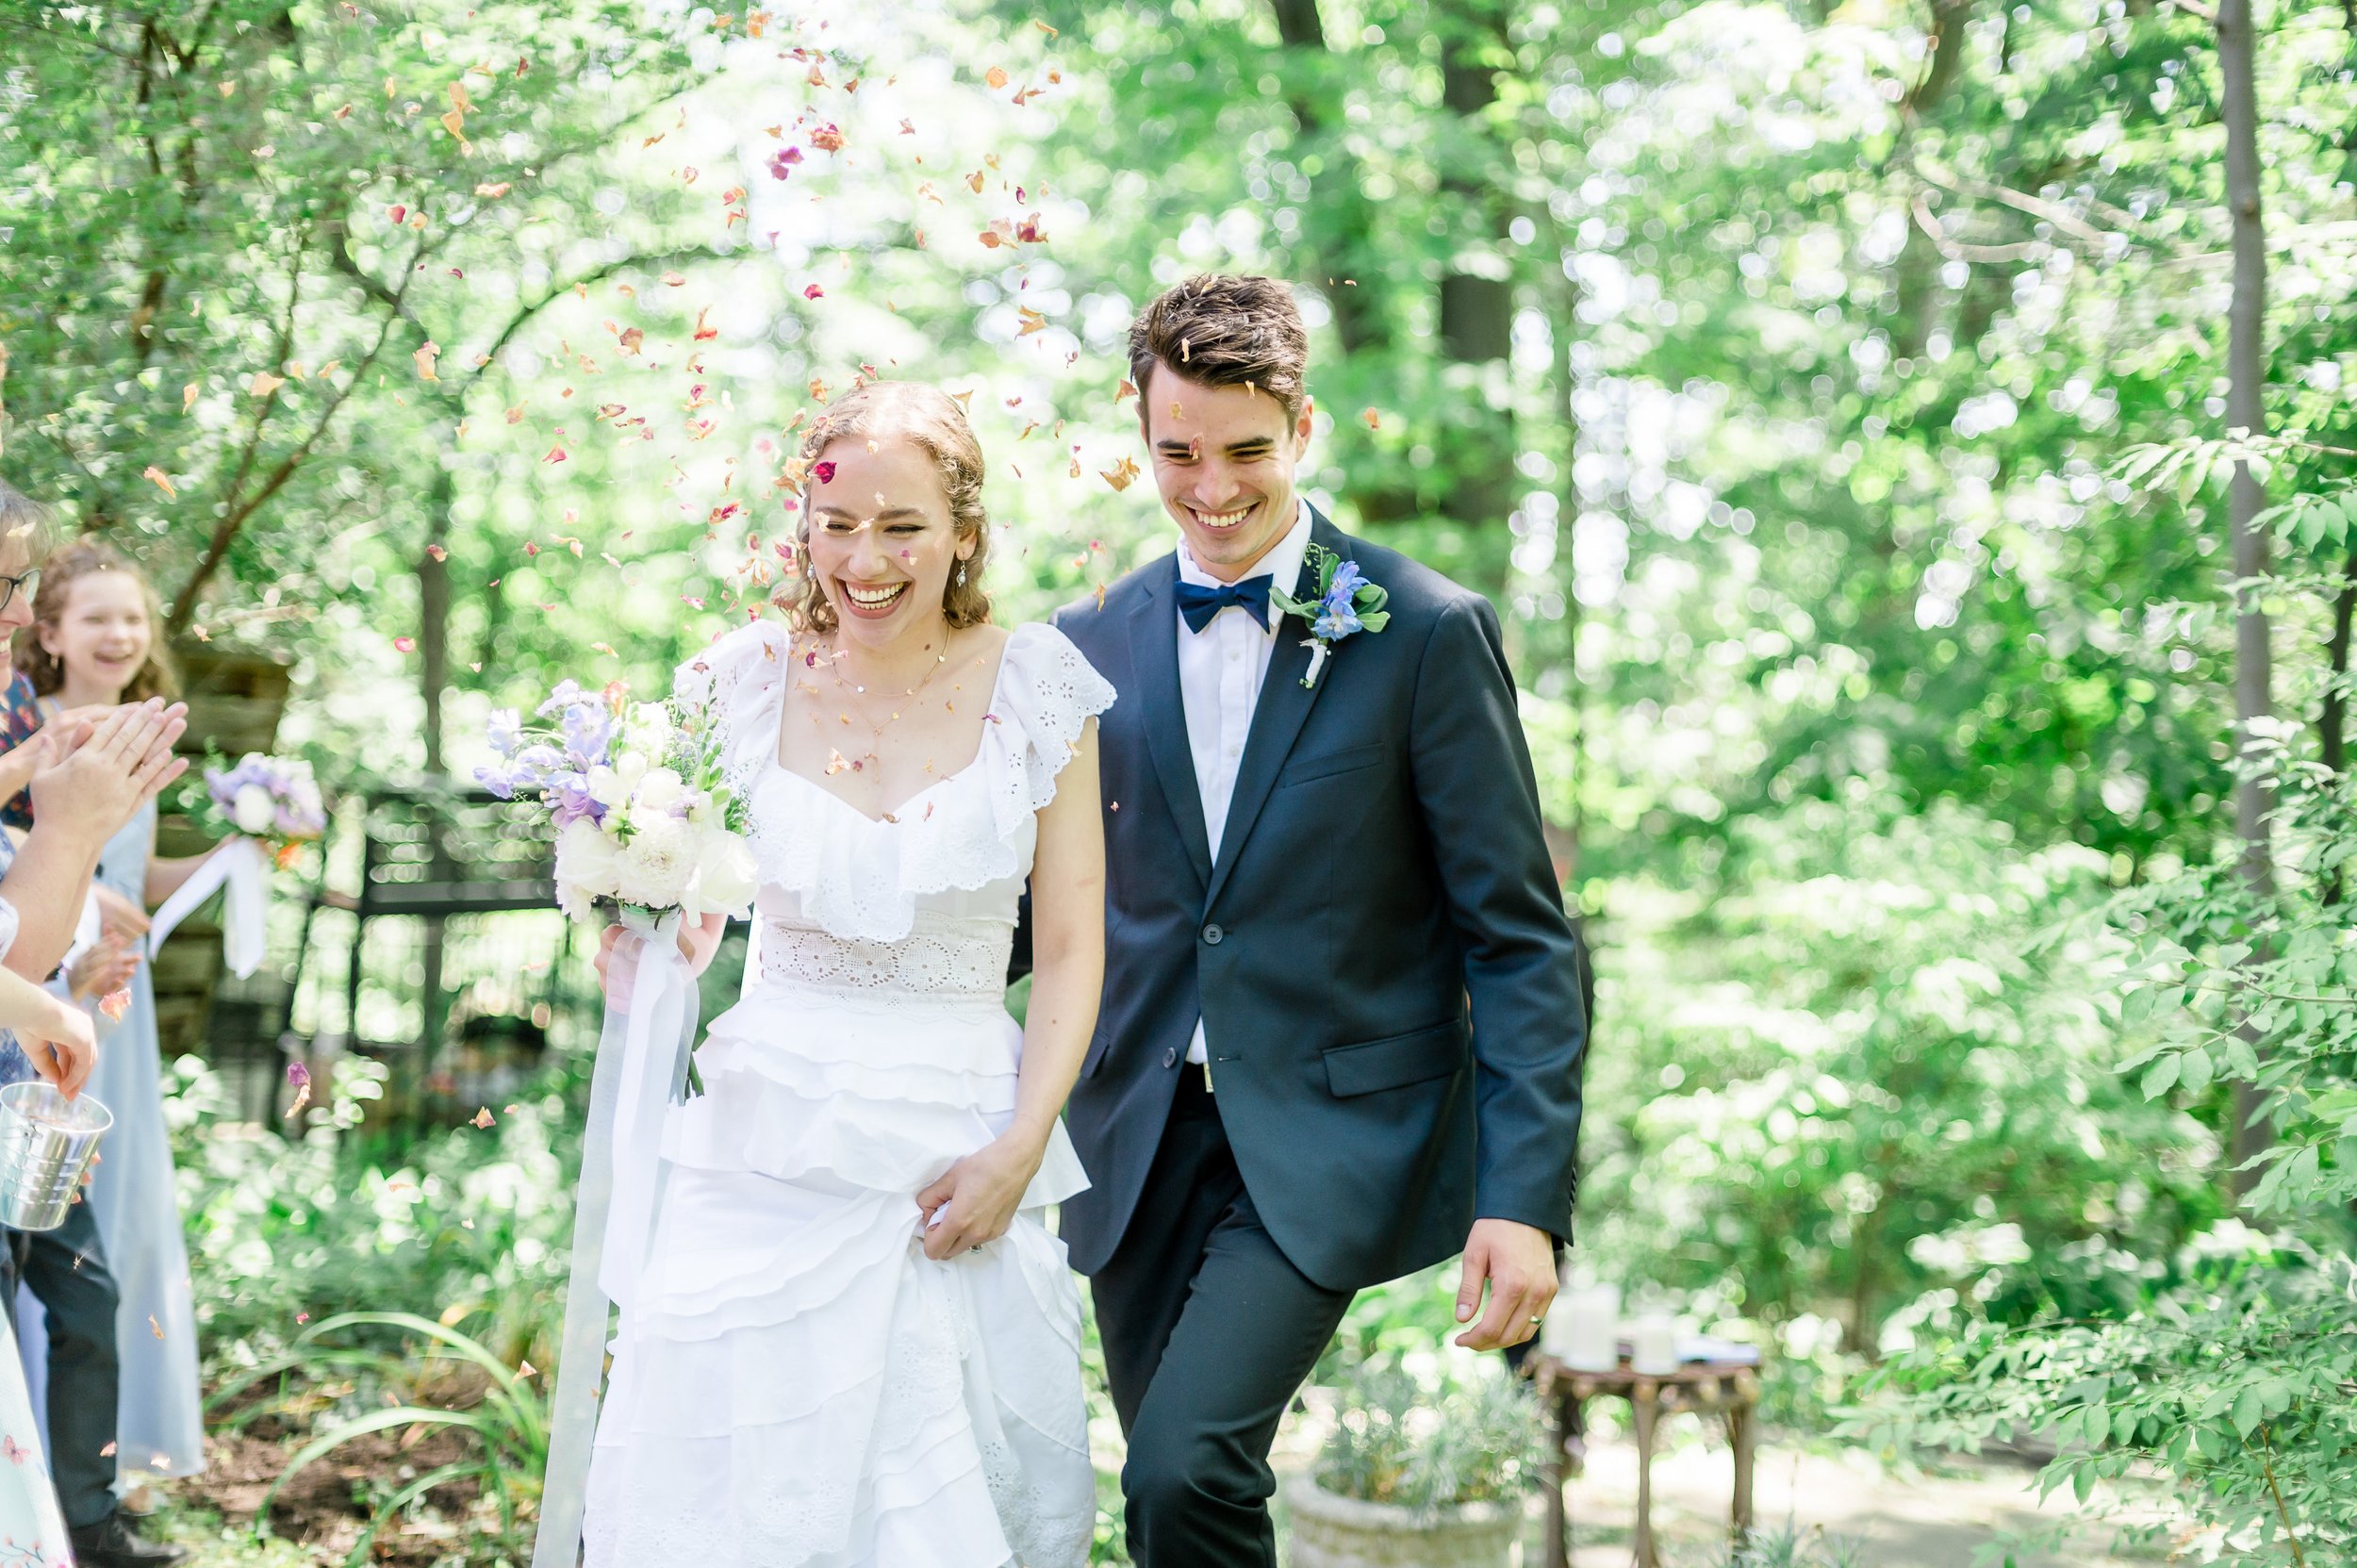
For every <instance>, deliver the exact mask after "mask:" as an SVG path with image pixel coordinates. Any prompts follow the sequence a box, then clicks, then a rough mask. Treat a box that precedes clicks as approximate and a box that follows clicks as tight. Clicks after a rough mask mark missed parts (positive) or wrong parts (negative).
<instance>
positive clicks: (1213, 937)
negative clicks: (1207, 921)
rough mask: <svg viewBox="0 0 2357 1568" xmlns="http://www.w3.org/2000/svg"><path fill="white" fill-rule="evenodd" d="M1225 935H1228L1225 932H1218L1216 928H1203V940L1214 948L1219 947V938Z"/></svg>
mask: <svg viewBox="0 0 2357 1568" xmlns="http://www.w3.org/2000/svg"><path fill="white" fill-rule="evenodd" d="M1227 934H1228V933H1226V932H1224V931H1222V930H1220V929H1219V928H1218V927H1217V926H1205V927H1204V928H1203V940H1204V941H1206V942H1209V943H1210V944H1211V946H1212V947H1214V948H1216V947H1218V946H1219V940H1220V938H1221V937H1223V936H1226V935H1227Z"/></svg>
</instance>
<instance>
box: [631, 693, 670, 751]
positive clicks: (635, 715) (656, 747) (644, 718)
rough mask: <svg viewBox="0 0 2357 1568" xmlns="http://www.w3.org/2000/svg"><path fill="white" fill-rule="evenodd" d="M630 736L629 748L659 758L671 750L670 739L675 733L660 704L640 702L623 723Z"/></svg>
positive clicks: (668, 716)
mask: <svg viewBox="0 0 2357 1568" xmlns="http://www.w3.org/2000/svg"><path fill="white" fill-rule="evenodd" d="M623 729H624V731H625V732H626V733H627V734H628V735H629V736H630V748H631V750H632V751H643V752H645V753H646V754H647V755H648V756H651V757H659V756H661V755H662V754H663V753H664V752H666V751H669V750H670V749H671V737H672V735H673V734H676V733H677V732H676V731H674V730H673V728H672V726H671V716H670V715H669V714H668V713H666V712H664V711H663V704H662V703H660V702H641V703H639V704H638V705H637V706H636V707H635V708H633V709H631V711H630V718H628V719H626V720H624V722H623Z"/></svg>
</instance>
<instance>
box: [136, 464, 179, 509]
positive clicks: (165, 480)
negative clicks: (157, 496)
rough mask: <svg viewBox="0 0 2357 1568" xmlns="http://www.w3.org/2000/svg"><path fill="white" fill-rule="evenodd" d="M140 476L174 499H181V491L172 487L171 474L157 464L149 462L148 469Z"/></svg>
mask: <svg viewBox="0 0 2357 1568" xmlns="http://www.w3.org/2000/svg"><path fill="white" fill-rule="evenodd" d="M140 478H141V479H144V480H146V481H147V482H148V483H149V484H151V485H153V486H155V487H157V489H159V490H161V491H163V492H164V494H166V495H168V496H170V497H172V499H173V500H174V501H177V500H179V499H180V492H179V491H178V490H175V489H173V487H172V477H171V475H169V474H167V473H165V472H164V470H161V469H159V468H157V466H156V465H155V464H153V463H150V464H148V465H147V469H146V471H145V472H143V473H141V474H140Z"/></svg>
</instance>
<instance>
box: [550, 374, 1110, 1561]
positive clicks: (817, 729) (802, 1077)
mask: <svg viewBox="0 0 2357 1568" xmlns="http://www.w3.org/2000/svg"><path fill="white" fill-rule="evenodd" d="M801 455H802V458H803V460H804V462H805V463H806V464H808V470H809V471H808V480H807V484H806V487H805V489H804V491H803V494H802V504H803V507H804V510H803V512H802V518H803V522H802V555H803V559H802V567H803V569H802V572H801V575H800V577H799V585H798V586H795V587H793V588H791V589H789V593H788V599H787V603H786V608H787V620H788V626H787V628H780V627H778V626H776V625H773V624H770V623H766V622H759V623H755V624H753V625H751V626H747V627H744V628H741V629H739V630H738V631H736V632H734V633H732V634H730V635H727V636H725V637H723V638H721V639H720V640H719V641H718V642H717V643H715V644H714V645H713V647H712V648H711V649H710V650H709V651H708V652H705V653H704V654H703V655H701V657H699V658H697V659H695V660H693V661H691V662H690V663H688V664H687V665H686V666H685V667H684V668H682V670H681V672H680V686H681V689H682V691H683V692H684V693H685V694H687V695H689V696H692V697H701V696H705V695H707V694H708V695H709V697H710V698H711V699H712V700H713V701H715V702H716V703H717V705H718V707H719V708H720V710H721V711H722V713H723V714H724V716H725V720H724V721H725V724H726V726H727V728H726V732H725V733H726V734H727V737H728V746H729V758H730V770H731V775H732V779H733V783H734V784H735V785H736V787H737V788H738V789H739V790H740V791H742V792H743V794H744V798H745V799H746V800H747V801H748V802H749V803H750V807H751V814H752V829H751V835H750V836H751V841H752V846H753V850H754V853H755V857H756V859H757V860H758V862H759V864H760V867H761V879H762V888H761V894H760V898H759V900H758V901H757V905H756V908H755V911H754V940H753V945H752V952H751V954H750V956H749V958H748V961H747V967H746V976H745V990H744V997H743V999H742V1000H741V1001H740V1002H739V1003H738V1004H737V1005H736V1006H735V1007H733V1008H732V1009H730V1010H729V1011H728V1012H727V1013H725V1014H723V1015H721V1016H720V1017H718V1018H717V1019H716V1020H714V1022H713V1024H712V1027H711V1030H710V1032H709V1033H708V1034H707V1036H706V1038H705V1040H704V1042H703V1044H702V1046H701V1048H700V1049H699V1050H698V1051H697V1053H696V1062H697V1065H698V1068H699V1071H700V1073H701V1080H702V1082H703V1085H704V1093H703V1094H702V1095H701V1097H699V1098H693V1099H690V1100H689V1101H688V1102H687V1103H686V1104H685V1105H684V1106H680V1107H677V1108H675V1109H673V1110H672V1111H671V1112H670V1113H669V1119H668V1122H667V1124H666V1126H665V1131H664V1152H665V1154H666V1156H667V1157H668V1160H669V1161H670V1162H671V1164H672V1170H671V1175H670V1178H669V1186H668V1190H667V1192H666V1195H665V1197H664V1199H663V1211H662V1215H661V1218H660V1221H659V1234H658V1237H657V1240H656V1242H655V1246H654V1252H653V1256H652V1258H651V1261H650V1262H649V1264H648V1266H647V1271H646V1274H645V1275H644V1277H643V1279H644V1283H643V1286H642V1289H641V1291H640V1293H639V1297H638V1300H637V1302H636V1304H635V1310H634V1311H632V1312H627V1313H625V1315H624V1318H623V1321H622V1325H621V1330H620V1335H619V1338H618V1341H617V1345H616V1356H615V1362H614V1371H613V1378H612V1381H611V1384H610V1386H609V1390H608V1393H607V1395H606V1398H605V1403H604V1409H603V1413H602V1417H601V1419H600V1424H599V1428H598V1437H597V1447H596V1452H595V1458H594V1460H593V1462H592V1468H591V1472H590V1482H589V1498H590V1502H589V1509H588V1516H587V1521H586V1529H585V1538H586V1544H587V1557H586V1561H587V1564H588V1568H643V1565H645V1564H651V1563H693V1564H695V1565H696V1568H733V1565H739V1564H741V1565H744V1568H788V1565H790V1564H801V1563H808V1564H824V1565H826V1568H849V1565H851V1564H883V1565H899V1564H912V1563H924V1564H928V1565H931V1568H959V1565H968V1564H970V1565H972V1568H1008V1565H1011V1564H1020V1565H1022V1568H1065V1565H1078V1564H1080V1563H1082V1562H1084V1561H1085V1560H1086V1558H1087V1554H1088V1544H1089V1540H1090V1537H1091V1535H1092V1533H1093V1529H1094V1525H1095V1521H1096V1494H1095V1478H1094V1476H1093V1473H1092V1472H1091V1469H1090V1466H1089V1461H1088V1447H1087V1430H1086V1415H1085V1411H1084V1408H1083V1404H1082V1399H1081V1393H1080V1296H1079V1292H1078V1290H1077V1288H1076V1287H1075V1285H1074V1283H1073V1280H1072V1277H1071V1275H1070V1274H1069V1273H1068V1272H1067V1271H1066V1269H1065V1266H1064V1253H1063V1244H1062V1243H1060V1242H1059V1241H1057V1240H1056V1239H1055V1238H1054V1237H1053V1236H1052V1235H1051V1234H1049V1232H1048V1230H1047V1227H1046V1225H1045V1224H1044V1223H1043V1218H1044V1211H1045V1209H1046V1206H1047V1205H1048V1204H1050V1203H1054V1202H1057V1201H1058V1200H1060V1199H1062V1198H1064V1197H1069V1196H1070V1195H1072V1194H1073V1193H1075V1192H1078V1191H1080V1189H1081V1188H1083V1187H1085V1186H1086V1185H1087V1179H1086V1178H1085V1177H1084V1176H1083V1175H1082V1173H1081V1171H1080V1163H1079V1161H1078V1159H1077V1157H1076V1156H1075V1155H1074V1153H1073V1151H1072V1147H1071V1145H1070V1144H1069V1143H1068V1142H1066V1140H1065V1137H1064V1131H1063V1124H1062V1123H1061V1122H1060V1121H1059V1120H1058V1119H1057V1116H1058V1112H1059V1111H1060V1110H1061V1109H1062V1107H1063V1100H1064V1097H1065V1094H1066V1092H1067V1091H1068V1090H1069V1089H1070V1088H1071V1086H1072V1081H1073V1079H1074V1077H1075V1075H1076V1074H1077V1072H1078V1071H1079V1068H1080V1060H1081V1054H1082V1052H1083V1050H1084V1049H1085V1048H1086V1046H1087V1042H1088V1039H1089V1034H1090V1032H1091V1030H1092V1029H1093V1028H1094V1026H1095V1022H1096V1004H1097V994H1098V990H1099V987H1100V985H1101V984H1102V980H1103V972H1104V930H1103V922H1104V879H1105V870H1104V864H1105V855H1104V837H1103V829H1102V825H1101V823H1100V820H1099V817H1098V809H1099V807H1098V800H1097V774H1096V752H1095V748H1094V742H1095V737H1096V720H1095V715H1096V714H1098V713H1100V712H1102V711H1103V710H1104V709H1105V708H1107V707H1109V706H1110V705H1111V704H1112V702H1113V688H1112V687H1111V686H1109V685H1106V683H1105V682H1104V681H1103V680H1102V679H1101V678H1100V677H1099V676H1098V675H1097V674H1096V671H1095V670H1094V669H1093V668H1090V667H1089V665H1088V663H1087V661H1086V660H1084V659H1083V658H1082V657H1081V656H1080V652H1079V651H1078V650H1076V649H1075V648H1074V647H1073V646H1072V644H1071V643H1070V642H1068V641H1066V640H1065V639H1064V636H1063V634H1062V633H1060V632H1058V631H1056V630H1055V629H1054V628H1052V627H1049V626H1045V625H1031V626H1023V627H1019V628H1017V629H1015V630H1014V632H1012V633H1010V632H1007V631H1004V630H1001V629H1000V628H998V627H997V626H994V625H992V624H991V623H990V615H989V611H990V606H989V601H988V599H987V598H986V597H985V596H984V595H983V593H982V590H981V569H982V560H983V555H984V553H985V552H986V549H987V545H988V536H987V534H986V532H985V530H984V525H983V518H982V506H981V486H982V455H981V448H980V446H979V445H978V444H977V443H976V441H975V439H974V435H973V432H972V431H971V430H970V429H969V428H968V427H967V425H966V422H965V420H964V416H963V415H962V414H961V413H960V412H959V410H958V407H957V404H955V403H953V402H952V401H951V400H950V399H949V398H948V396H947V395H946V394H944V393H943V392H941V391H939V390H937V389H935V388H929V387H922V386H918V385H915V384H913V383H906V382H882V383H876V384H873V385H870V386H867V387H865V388H861V389H859V390H857V391H855V392H853V393H851V394H850V395H849V396H848V397H846V398H844V399H842V400H841V401H840V402H838V403H837V404H835V405H834V407H833V408H832V410H831V411H830V412H829V413H828V415H827V417H826V418H825V419H823V420H822V421H819V423H818V424H817V426H816V428H815V429H813V431H812V432H811V433H810V435H809V437H807V438H806V439H805V440H804V442H803V444H802V449H801ZM1027 876H1028V877H1029V878H1030V883H1031V887H1032V890H1033V909H1032V921H1033V926H1032V929H1033V932H1034V949H1035V951H1034V959H1033V969H1032V974H1033V980H1032V990H1031V996H1030V1008H1029V1016H1028V1020H1027V1022H1026V1023H1025V1024H1024V1025H1023V1026H1022V1027H1021V1028H1018V1027H1017V1026H1016V1024H1015V1022H1014V1019H1013V1018H1011V1017H1009V1016H1008V1015H1007V1012H1006V1009H1005V1006H1004V1000H1003V988H1004V983H1005V976H1006V971H1007V959H1008V951H1009V947H1010V945H1011V943H1012V941H1013V935H1014V921H1015V900H1016V898H1017V896H1018V895H1019V894H1020V893H1021V891H1022V889H1023V886H1024V882H1025V879H1026V877H1027ZM720 929H721V922H720V920H719V919H718V917H717V916H715V917H714V918H712V919H711V920H708V921H707V922H705V924H704V925H703V927H702V928H701V930H697V931H693V932H691V933H688V934H686V935H684V936H683V938H682V945H683V947H684V948H686V949H689V957H690V959H691V960H692V961H693V962H694V963H695V964H696V965H697V966H698V967H699V968H701V966H704V965H705V964H708V963H709V962H710V959H711V955H712V952H713V949H715V948H716V947H717V945H718V941H719V936H720ZM617 932H618V928H617V929H616V931H609V932H608V933H607V940H606V947H607V950H608V951H610V950H611V948H612V944H613V941H614V938H615V936H616V934H617ZM600 967H601V970H603V969H604V968H605V954H604V953H602V954H601V956H600ZM616 972H617V973H619V971H618V970H617V971H616ZM609 983H611V981H609Z"/></svg>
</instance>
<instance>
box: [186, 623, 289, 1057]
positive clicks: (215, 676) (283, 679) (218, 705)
mask: <svg viewBox="0 0 2357 1568" xmlns="http://www.w3.org/2000/svg"><path fill="white" fill-rule="evenodd" d="M173 659H174V660H175V661H176V662H177V663H178V664H179V666H180V674H181V680H182V683H183V685H184V687H185V691H184V698H185V700H186V701H187V702H188V704H189V728H188V733H187V734H184V735H182V736H181V737H180V748H179V749H180V752H181V754H182V755H183V756H186V757H187V758H188V759H189V765H190V768H191V769H193V770H199V771H201V770H202V769H203V767H204V766H205V758H206V753H207V752H208V751H209V752H213V753H217V754H220V755H223V756H226V757H227V758H229V759H230V760H231V761H232V762H235V761H236V760H237V759H238V758H239V757H241V756H243V755H245V753H247V752H248V751H261V752H264V753H268V752H269V751H271V750H272V748H274V747H275V746H276V745H277V743H278V721H279V718H281V717H282V716H283V715H284V714H285V712H286V709H287V696H288V692H289V691H291V690H292V689H293V685H294V680H293V676H292V674H291V673H290V672H289V671H288V668H287V666H286V665H284V664H282V663H280V662H279V661H277V660H275V659H271V658H265V657H262V656H261V655H259V654H254V653H231V652H220V651H216V650H214V649H212V648H209V647H206V645H204V644H202V643H195V644H188V645H183V646H181V647H177V648H174V649H173ZM173 787H174V788H175V789H176V788H178V787H179V786H177V785H174V786H173ZM167 799H169V797H167ZM211 847H212V840H211V838H209V837H208V836H207V835H206V834H205V833H204V832H203V831H202V830H201V829H199V828H198V827H197V826H196V825H195V824H194V823H193V822H191V821H190V820H189V819H188V818H187V817H179V816H176V815H173V814H169V813H167V814H166V815H165V816H164V817H163V818H162V819H161V820H160V821H159V822H158V823H157V830H156V852H157V853H158V854H161V855H191V854H202V853H204V852H205V851H206V850H208V849H210V848H211ZM151 979H152V981H153V982H154V985H155V988H156V1033H157V1040H158V1042H159V1044H160V1045H161V1046H162V1048H163V1053H164V1055H165V1056H166V1057H167V1058H170V1057H174V1056H179V1055H183V1054H185V1053H187V1052H189V1051H191V1050H194V1049H196V1048H197V1047H198V1046H199V1044H201V1043H202V1044H207V1045H209V1046H211V1047H213V1049H212V1050H210V1051H208V1052H207V1055H208V1057H211V1056H213V1055H216V1054H225V1055H229V1056H233V1057H234V1056H236V1055H238V1054H239V1053H241V1052H250V1051H260V1050H263V1049H265V1048H268V1047H269V1046H270V1044H271V1042H270V1041H269V1040H267V1039H265V1038H264V1037H263V1036H262V1035H261V1030H262V1028H263V1026H264V1023H265V1019H266V1015H267V1014H268V1013H269V1012H270V1011H272V1010H271V1009H269V1008H267V1007H263V1006H258V1005H241V1004H245V1003H249V1002H251V1000H252V999H248V998H238V999H230V1005H228V1006H226V1007H221V1005H220V1004H221V1003H222V1001H223V998H222V997H221V996H220V991H221V980H222V956H221V928H220V927H219V926H218V925H216V924H214V923H213V922H212V921H211V920H210V919H207V918H206V917H204V916H201V915H199V916H190V918H189V919H188V920H186V921H185V922H183V923H182V924H181V926H180V928H179V929H178V930H177V931H175V932H173V933H172V935H171V936H170V937H169V938H167V939H166V940H165V942H164V946H163V950H162V951H160V952H158V953H157V955H156V961H155V966H154V968H153V970H152V971H151ZM247 983H248V985H249V986H250V985H255V984H263V985H266V984H268V983H269V981H268V978H267V974H266V972H265V974H257V975H256V976H255V978H254V981H253V982H247ZM241 989H242V987H241ZM217 1007H219V1008H220V1011H222V1012H223V1014H224V1016H223V1018H222V1019H220V1020H219V1021H220V1022H222V1023H223V1024H226V1025H229V1026H230V1027H229V1028H228V1029H227V1030H226V1032H225V1033H224V1032H217V1031H215V1030H214V1029H213V1028H212V1027H211V1026H212V1025H213V1024H214V1023H215V1022H216V1019H215V1016H214V1015H215V1012H216V1009H217ZM233 1037H234V1038H233Z"/></svg>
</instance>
